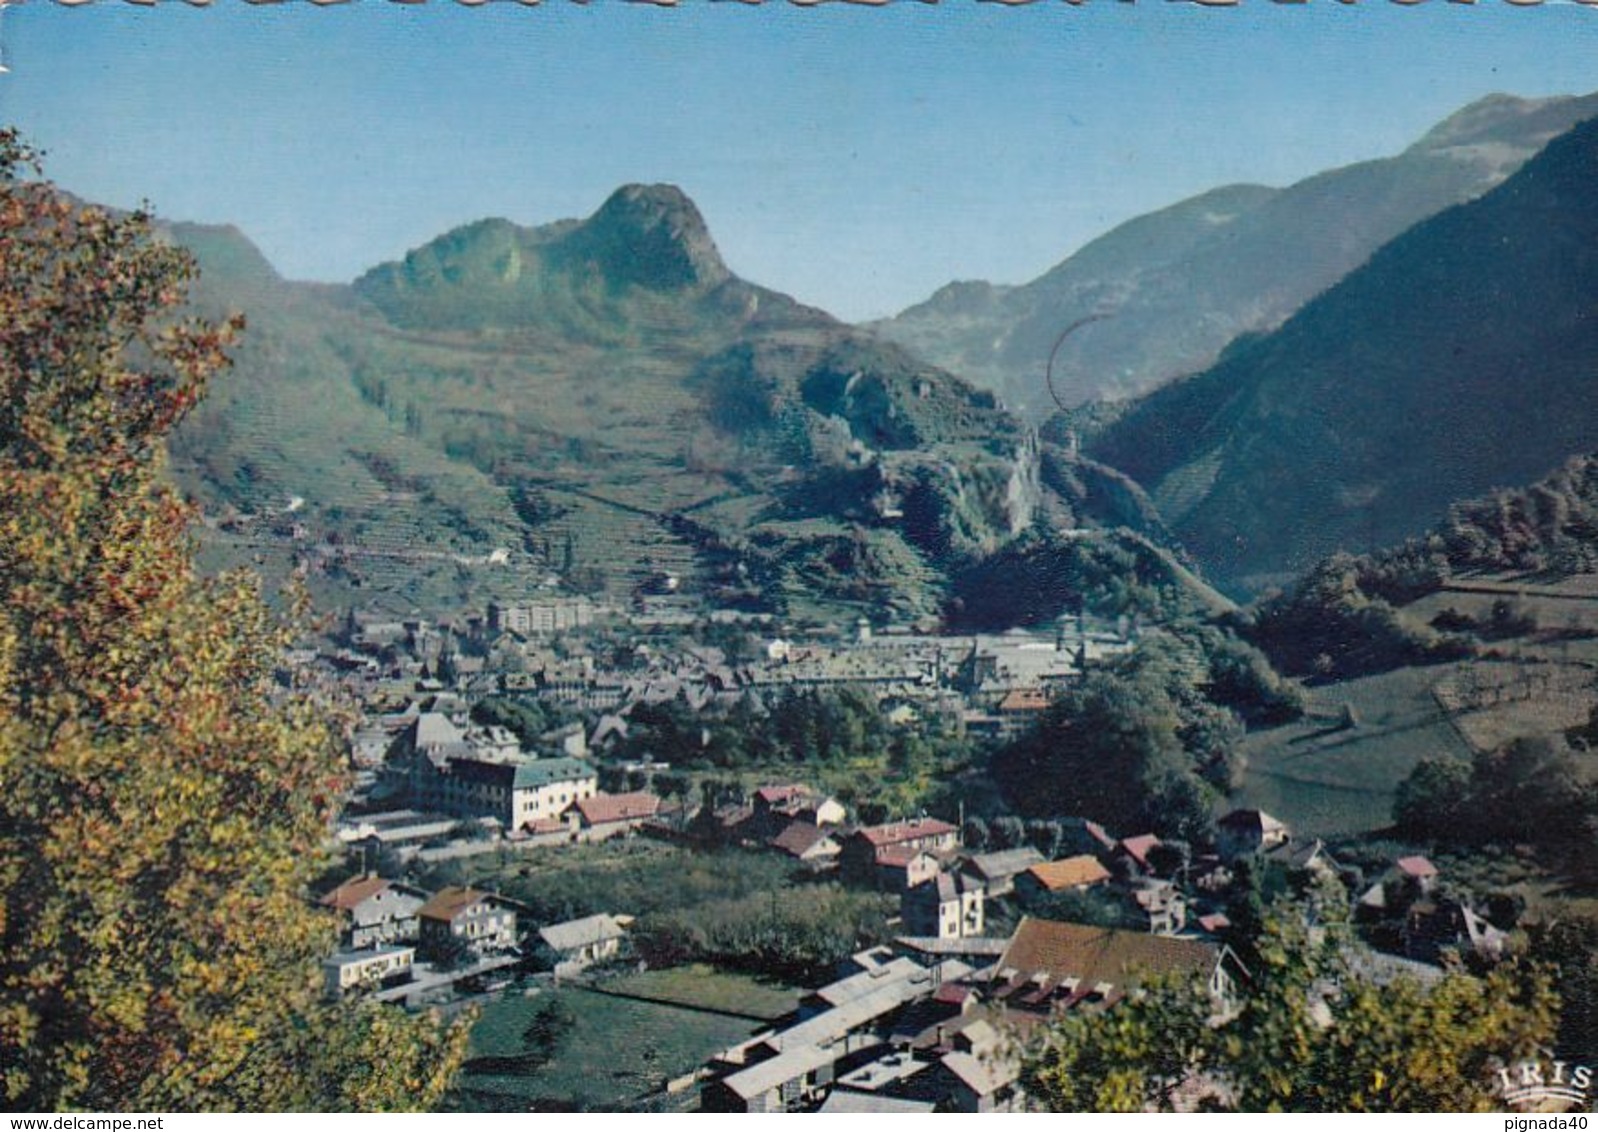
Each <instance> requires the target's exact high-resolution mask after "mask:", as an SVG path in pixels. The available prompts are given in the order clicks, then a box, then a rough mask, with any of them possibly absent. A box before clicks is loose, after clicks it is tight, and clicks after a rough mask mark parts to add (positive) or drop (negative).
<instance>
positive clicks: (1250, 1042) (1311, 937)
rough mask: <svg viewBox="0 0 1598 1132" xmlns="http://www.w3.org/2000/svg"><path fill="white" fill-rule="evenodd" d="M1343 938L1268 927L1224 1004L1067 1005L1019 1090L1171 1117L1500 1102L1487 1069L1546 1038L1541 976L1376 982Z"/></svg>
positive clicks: (1154, 999) (1554, 1017)
mask: <svg viewBox="0 0 1598 1132" xmlns="http://www.w3.org/2000/svg"><path fill="white" fill-rule="evenodd" d="M1280 910H1281V909H1280V908H1279V909H1278V911H1280ZM1340 941H1346V936H1343V935H1341V934H1340V933H1339V930H1338V929H1337V928H1335V927H1333V928H1318V929H1314V930H1310V929H1306V928H1305V927H1304V926H1303V925H1302V924H1301V923H1296V922H1294V921H1293V920H1291V919H1273V920H1271V921H1269V922H1268V923H1267V924H1266V926H1265V929H1264V931H1263V932H1262V933H1261V935H1260V937H1259V939H1258V940H1257V941H1256V945H1255V947H1254V949H1253V956H1252V959H1253V962H1252V964H1251V966H1250V969H1249V971H1248V975H1247V977H1246V978H1245V979H1243V980H1242V987H1241V995H1240V997H1241V1005H1240V1006H1238V1007H1236V1008H1234V1009H1232V1010H1230V1011H1228V1012H1219V1013H1218V1012H1217V1010H1216V1007H1215V1004H1214V1003H1213V1002H1212V1001H1211V999H1210V997H1209V995H1208V992H1207V990H1206V988H1205V987H1204V986H1202V985H1193V984H1189V983H1187V982H1184V981H1182V980H1180V979H1174V978H1170V977H1164V978H1152V979H1151V980H1150V981H1149V983H1148V984H1147V985H1146V986H1145V988H1144V989H1143V991H1142V992H1141V993H1139V994H1136V995H1133V996H1132V997H1130V998H1128V999H1127V1000H1126V1001H1124V1002H1121V1003H1119V1004H1117V1005H1116V1006H1115V1007H1114V1008H1113V1009H1111V1010H1108V1011H1105V1012H1103V1013H1100V1014H1068V1015H1066V1016H1065V1017H1064V1018H1063V1019H1062V1020H1060V1021H1059V1022H1058V1023H1056V1024H1055V1025H1053V1026H1052V1027H1050V1028H1048V1029H1047V1030H1046V1031H1045V1032H1044V1033H1043V1035H1042V1037H1041V1039H1040V1040H1039V1041H1038V1043H1037V1044H1036V1045H1035V1046H1034V1047H1033V1049H1032V1050H1031V1053H1030V1055H1029V1057H1028V1059H1027V1062H1026V1069H1025V1082H1026V1085H1027V1089H1028V1091H1029V1092H1030V1093H1031V1094H1032V1095H1033V1096H1034V1097H1036V1098H1038V1099H1039V1100H1040V1101H1041V1102H1042V1103H1043V1104H1044V1105H1046V1106H1047V1107H1049V1108H1051V1109H1055V1110H1060V1111H1118V1112H1139V1111H1169V1110H1171V1109H1172V1108H1174V1107H1176V1105H1177V1101H1178V1098H1183V1099H1184V1101H1185V1103H1186V1104H1188V1105H1193V1104H1199V1105H1202V1106H1203V1107H1210V1108H1220V1109H1232V1110H1236V1111H1241V1112H1488V1111H1494V1110H1495V1109H1497V1108H1498V1107H1500V1106H1501V1105H1502V1103H1503V1102H1502V1098H1501V1096H1500V1095H1499V1094H1498V1092H1497V1076H1496V1071H1497V1069H1498V1068H1500V1067H1502V1066H1504V1065H1512V1064H1514V1063H1516V1062H1517V1061H1519V1060H1521V1059H1525V1058H1535V1057H1536V1056H1537V1055H1538V1054H1539V1052H1540V1051H1542V1050H1545V1049H1547V1048H1548V1047H1549V1046H1550V1044H1551V1042H1552V1040H1553V1037H1554V1033H1555V1029H1556V1027H1557V1024H1558V1017H1559V1000H1558V996H1557V995H1556V994H1555V993H1554V991H1553V989H1552V987H1551V985H1550V982H1549V979H1548V977H1547V973H1546V972H1545V971H1542V970H1539V969H1536V968H1532V967H1526V966H1520V965H1515V964H1511V965H1505V966H1501V967H1499V968H1497V969H1495V970H1493V971H1492V972H1491V973H1489V974H1487V975H1486V976H1483V977H1480V978H1477V977H1473V976H1470V975H1467V974H1464V973H1463V972H1461V971H1457V970H1456V971H1450V972H1449V973H1447V974H1444V975H1442V976H1441V977H1440V978H1439V979H1437V980H1436V981H1435V982H1433V983H1431V984H1430V985H1423V984H1421V983H1420V982H1417V981H1416V980H1415V979H1414V978H1412V977H1410V976H1407V975H1403V976H1399V977H1396V978H1390V979H1385V980H1382V981H1377V980H1376V979H1374V978H1373V977H1372V976H1371V975H1370V974H1369V973H1368V972H1367V971H1365V970H1362V969H1361V965H1360V964H1359V963H1358V962H1357V961H1355V960H1354V959H1353V958H1352V956H1353V955H1354V952H1353V951H1352V950H1350V949H1349V948H1348V947H1347V946H1345V945H1343V942H1340ZM1184 1094H1185V1096H1184Z"/></svg>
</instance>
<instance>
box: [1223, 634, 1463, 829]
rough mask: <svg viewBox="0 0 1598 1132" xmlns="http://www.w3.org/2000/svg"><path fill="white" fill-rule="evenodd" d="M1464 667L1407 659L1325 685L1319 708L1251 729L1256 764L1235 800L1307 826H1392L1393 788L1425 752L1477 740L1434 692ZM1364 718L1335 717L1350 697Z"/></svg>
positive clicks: (1249, 746) (1457, 750)
mask: <svg viewBox="0 0 1598 1132" xmlns="http://www.w3.org/2000/svg"><path fill="white" fill-rule="evenodd" d="M1456 667H1457V666H1452V665H1437V666H1434V667H1425V668H1404V669H1399V670H1397V671H1395V672H1388V673H1383V674H1382V675H1380V676H1367V677H1363V678H1361V679H1358V680H1349V681H1344V682H1342V683H1338V684H1332V685H1327V686H1324V687H1321V688H1317V689H1315V692H1314V701H1315V717H1314V718H1306V719H1305V720H1303V721H1301V722H1299V723H1295V724H1292V725H1290V726H1286V727H1278V728H1273V729H1271V730H1269V731H1261V732H1256V733H1254V734H1252V735H1250V736H1249V737H1248V740H1247V742H1246V744H1245V751H1246V753H1247V757H1248V767H1247V770H1246V771H1245V773H1244V776H1243V782H1242V785H1241V786H1240V787H1239V789H1238V790H1237V791H1236V792H1235V793H1234V794H1233V796H1232V799H1231V802H1232V804H1233V805H1237V806H1249V807H1253V808H1257V809H1262V810H1265V811H1266V812H1268V813H1270V814H1271V815H1273V816H1274V817H1278V818H1280V819H1281V820H1283V821H1285V822H1287V824H1288V825H1289V826H1291V827H1292V828H1293V830H1294V831H1295V832H1296V833H1298V834H1300V835H1310V836H1320V837H1328V836H1334V835H1340V834H1353V833H1364V832H1368V831H1370V830H1375V829H1382V828H1385V827H1386V826H1388V825H1389V824H1390V823H1391V821H1392V807H1393V792H1394V790H1395V788H1396V787H1397V786H1398V784H1399V782H1401V781H1403V779H1404V777H1405V776H1406V775H1408V774H1409V772H1410V771H1411V770H1412V769H1413V768H1414V766H1415V764H1416V763H1417V762H1419V761H1420V760H1421V759H1423V758H1427V757H1436V756H1441V755H1456V756H1459V757H1461V758H1465V757H1468V756H1469V754H1470V751H1469V748H1468V747H1466V745H1465V743H1464V742H1463V741H1462V740H1461V739H1460V737H1459V734H1458V732H1456V731H1455V730H1454V727H1453V725H1452V724H1450V723H1449V722H1448V719H1447V718H1446V717H1445V715H1444V713H1443V711H1442V709H1441V708H1440V707H1439V706H1438V704H1437V701H1436V700H1435V698H1434V697H1433V696H1432V692H1431V689H1432V686H1433V685H1434V684H1436V683H1437V682H1438V681H1439V680H1442V679H1444V678H1445V677H1447V676H1448V675H1449V674H1450V673H1452V672H1454V671H1455V670H1456ZM1344 704H1347V705H1348V706H1349V707H1351V708H1352V709H1353V712H1354V715H1355V718H1356V719H1357V721H1358V723H1357V725H1356V726H1354V727H1351V728H1346V729H1339V728H1338V727H1337V726H1336V725H1335V724H1334V723H1332V722H1330V721H1329V720H1328V719H1327V718H1326V717H1327V716H1331V715H1335V713H1336V712H1337V711H1339V710H1340V709H1341V707H1342V705H1344Z"/></svg>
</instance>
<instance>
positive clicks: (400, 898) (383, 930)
mask: <svg viewBox="0 0 1598 1132" xmlns="http://www.w3.org/2000/svg"><path fill="white" fill-rule="evenodd" d="M426 902H427V893H425V892H423V891H422V890H421V889H419V888H412V887H411V886H410V885H406V884H400V883H399V882H398V881H392V880H384V879H383V878H382V877H372V876H367V877H357V878H356V879H354V880H347V881H345V882H344V883H343V884H341V885H339V886H338V887H337V888H335V889H334V890H333V891H332V892H329V893H328V894H327V895H326V896H324V897H322V900H321V904H322V907H324V908H331V909H332V910H333V911H334V912H337V913H338V914H339V918H340V920H341V921H342V925H343V931H344V940H345V943H346V945H347V946H348V947H350V948H351V949H353V950H359V949H361V948H364V947H377V946H380V945H382V944H386V943H395V942H398V941H401V940H414V939H415V938H416V931H417V923H416V913H417V912H418V911H419V910H420V909H421V907H422V905H423V904H425V903H426Z"/></svg>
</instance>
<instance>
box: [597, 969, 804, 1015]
mask: <svg viewBox="0 0 1598 1132" xmlns="http://www.w3.org/2000/svg"><path fill="white" fill-rule="evenodd" d="M604 986H605V989H606V990H607V991H609V992H611V993H615V994H625V995H630V996H633V997H636V998H647V999H650V1000H652V1001H655V1002H661V1003H676V1004H678V1005H681V1006H688V1007H697V1008H698V1009H700V1010H713V1011H719V1012H721V1013H724V1014H736V1015H743V1016H745V1017H748V1018H750V1019H751V1020H755V1021H774V1020H776V1019H778V1018H781V1017H782V1016H783V1015H784V1014H787V1013H790V1012H791V1011H792V1010H793V1009H794V1007H795V1005H796V1004H797V1002H798V995H797V993H796V992H795V991H794V989H793V988H792V987H788V986H784V985H783V984H781V983H774V982H769V981H767V980H764V979H756V978H754V977H752V976H749V975H740V974H736V973H733V972H730V971H718V970H716V969H715V968H714V967H710V966H707V965H705V964H703V963H695V964H691V965H689V966H685V967H671V968H668V969H666V970H661V971H645V972H643V973H642V974H638V975H628V976H626V977H624V978H620V979H610V980H607V981H606V982H605V984H604Z"/></svg>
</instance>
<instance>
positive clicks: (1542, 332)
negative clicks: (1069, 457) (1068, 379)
mask: <svg viewBox="0 0 1598 1132" xmlns="http://www.w3.org/2000/svg"><path fill="white" fill-rule="evenodd" d="M1473 136H1477V137H1479V136H1480V135H1479V134H1476V135H1473ZM1440 140H1442V141H1444V142H1448V141H1449V139H1448V138H1447V137H1446V136H1445V137H1443V138H1442V139H1440ZM1594 184H1598V121H1588V122H1585V123H1583V124H1581V125H1579V126H1577V127H1575V128H1574V129H1573V130H1571V131H1570V132H1568V133H1567V134H1565V135H1563V136H1561V137H1559V138H1556V139H1555V140H1554V141H1552V142H1550V143H1549V145H1548V146H1547V148H1546V149H1545V150H1543V152H1542V153H1540V154H1539V155H1538V156H1536V157H1534V158H1533V159H1532V160H1530V161H1528V162H1527V163H1526V164H1525V165H1524V166H1523V167H1522V168H1521V169H1520V170H1519V171H1518V172H1516V173H1515V174H1514V175H1513V176H1511V177H1510V178H1509V179H1507V180H1506V181H1504V182H1503V183H1502V184H1501V185H1499V186H1498V187H1497V188H1495V189H1493V190H1492V191H1490V192H1488V193H1487V194H1486V195H1484V196H1482V197H1481V198H1480V199H1478V200H1474V201H1471V202H1469V203H1466V204H1462V205H1458V206H1456V207H1454V208H1451V209H1448V210H1447V211H1445V212H1443V213H1440V214H1439V215H1437V216H1435V217H1433V218H1431V219H1429V220H1427V221H1424V222H1423V223H1421V224H1419V225H1417V226H1416V227H1414V228H1412V229H1411V230H1410V231H1408V232H1406V233H1404V234H1403V235H1402V236H1400V237H1398V238H1397V239H1395V240H1393V241H1391V242H1390V243H1388V244H1387V245H1385V246H1384V247H1382V248H1381V249H1380V250H1379V251H1378V252H1377V253H1376V254H1375V255H1374V256H1372V257H1371V259H1370V261H1369V262H1368V263H1367V264H1365V265H1364V266H1363V267H1361V268H1360V269H1359V270H1357V271H1355V272H1354V273H1352V274H1351V275H1349V276H1348V278H1346V279H1344V280H1343V281H1342V282H1340V283H1339V284H1337V285H1336V286H1335V287H1333V288H1332V289H1331V290H1329V291H1327V292H1326V293H1325V294H1324V295H1322V296H1320V297H1319V298H1317V299H1315V300H1314V301H1312V302H1311V303H1309V304H1308V305H1307V306H1305V307H1304V309H1303V310H1302V311H1300V312H1299V313H1298V314H1296V315H1295V316H1294V317H1293V318H1291V319H1289V320H1288V321H1287V322H1286V323H1285V324H1284V325H1283V326H1282V327H1281V328H1280V329H1279V330H1277V331H1276V332H1274V333H1273V334H1270V335H1267V336H1264V337H1261V338H1258V339H1256V340H1252V341H1249V342H1246V343H1242V344H1239V345H1238V346H1237V347H1236V348H1234V349H1233V350H1231V351H1229V353H1228V356H1227V357H1226V358H1225V359H1223V360H1222V361H1221V362H1220V363H1218V364H1217V365H1216V366H1214V367H1213V368H1211V369H1210V370H1208V371H1206V372H1204V373H1202V374H1199V375H1197V376H1195V377H1192V378H1190V379H1188V380H1185V381H1179V382H1176V383H1174V384H1172V385H1168V386H1166V387H1164V388H1162V389H1160V390H1157V391H1155V392H1154V393H1152V394H1150V395H1149V396H1148V397H1146V398H1145V399H1143V400H1142V401H1141V402H1139V403H1138V404H1136V405H1134V406H1133V407H1131V408H1130V409H1129V411H1127V412H1126V413H1125V415H1123V416H1122V417H1121V418H1120V419H1119V420H1117V421H1115V422H1114V423H1112V424H1110V425H1109V426H1108V427H1107V428H1106V429H1105V431H1104V432H1103V433H1102V434H1101V435H1099V436H1098V437H1097V438H1096V439H1094V440H1093V441H1092V442H1091V444H1090V446H1089V450H1090V453H1091V454H1092V455H1093V456H1094V457H1095V458H1097V459H1100V460H1103V461H1105V462H1106V463H1109V464H1111V465H1113V466H1115V467H1117V468H1119V469H1121V470H1122V471H1125V472H1127V473H1128V474H1130V475H1131V476H1132V477H1133V478H1134V479H1136V480H1137V481H1138V482H1140V483H1141V484H1143V485H1144V486H1145V487H1146V488H1148V489H1149V490H1150V492H1151V494H1152V495H1153V497H1154V499H1155V501H1156V502H1157V503H1158V505H1159V507H1160V510H1161V512H1162V514H1163V515H1164V517H1165V519H1166V520H1167V521H1168V522H1169V523H1170V525H1171V526H1172V528H1173V529H1174V531H1175V533H1176V535H1177V537H1178V538H1179V539H1180V540H1181V542H1182V543H1183V545H1184V546H1185V547H1186V548H1187V549H1188V550H1189V551H1190V552H1191V553H1192V554H1193V555H1194V556H1195V557H1196V558H1197V559H1198V560H1199V561H1200V562H1201V563H1202V564H1203V565H1204V566H1205V568H1206V570H1207V571H1208V572H1209V573H1210V575H1211V576H1212V577H1216V578H1220V579H1223V580H1225V581H1227V582H1228V583H1230V584H1231V585H1233V586H1234V587H1239V588H1245V589H1257V588H1259V587H1260V586H1262V585H1265V584H1268V583H1271V582H1276V581H1281V580H1285V578H1286V577H1288V576H1290V575H1292V574H1295V573H1299V572H1301V571H1303V570H1305V569H1307V568H1308V567H1309V566H1311V565H1312V564H1313V563H1314V562H1315V561H1316V560H1317V559H1319V558H1321V557H1322V556H1324V555H1326V554H1327V553H1330V552H1331V551H1333V550H1336V549H1339V548H1343V549H1352V550H1360V551H1363V550H1366V549H1369V548H1371V547H1374V546H1380V545H1384V544H1389V543H1393V542H1396V541H1398V540H1400V539H1402V538H1404V537H1406V536H1409V535H1413V534H1418V533H1420V532H1421V531H1423V530H1425V529H1427V528H1428V527H1430V526H1432V525H1434V524H1435V523H1437V522H1438V521H1439V520H1440V519H1441V517H1442V516H1443V514H1444V513H1445V512H1446V510H1447V508H1448V506H1449V505H1450V503H1452V502H1453V501H1455V500H1459V499H1464V498H1468V497H1472V496H1476V495H1480V494H1482V493H1484V492H1486V491H1488V490H1489V489H1492V488H1494V487H1500V486H1514V485H1520V484H1526V483H1529V482H1531V481H1533V480H1535V479H1538V478H1539V477H1541V476H1543V475H1545V474H1547V473H1548V472H1549V471H1550V470H1551V469H1553V468H1555V467H1557V466H1559V465H1560V464H1562V463H1563V462H1564V461H1565V460H1566V459H1567V458H1568V457H1570V456H1572V455H1574V454H1576V453H1581V452H1587V451H1591V450H1593V449H1595V448H1598V414H1595V413H1594V411H1593V407H1594V403H1595V402H1594V395H1595V393H1598V216H1595V214H1594V210H1593V209H1592V207H1591V195H1592V187H1593V185H1594Z"/></svg>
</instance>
